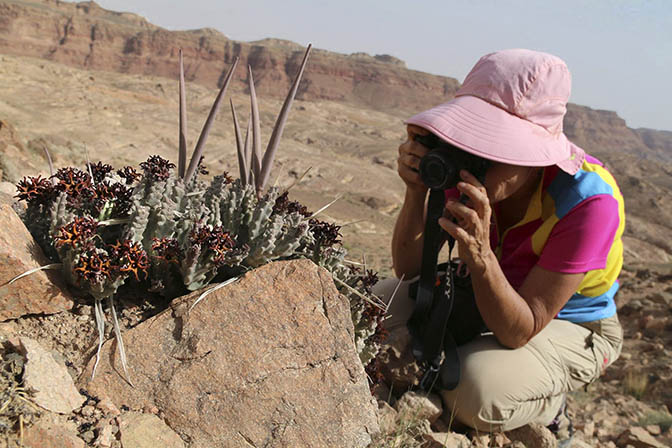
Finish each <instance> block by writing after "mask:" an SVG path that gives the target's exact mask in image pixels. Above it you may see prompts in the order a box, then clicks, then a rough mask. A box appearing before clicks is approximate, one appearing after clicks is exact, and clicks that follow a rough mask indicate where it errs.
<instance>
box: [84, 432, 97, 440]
mask: <svg viewBox="0 0 672 448" xmlns="http://www.w3.org/2000/svg"><path fill="white" fill-rule="evenodd" d="M95 438H96V435H95V434H94V432H93V431H91V430H88V431H86V432H85V433H83V434H82V439H84V441H85V442H86V443H91V442H93V439H95Z"/></svg>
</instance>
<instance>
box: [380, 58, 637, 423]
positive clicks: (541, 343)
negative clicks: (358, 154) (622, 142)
mask: <svg viewBox="0 0 672 448" xmlns="http://www.w3.org/2000/svg"><path fill="white" fill-rule="evenodd" d="M569 94H570V74H569V72H568V69H567V67H566V65H565V63H564V62H563V61H562V60H560V59H559V58H557V57H555V56H552V55H549V54H546V53H540V52H535V51H529V50H506V51H501V52H497V53H493V54H489V55H486V56H484V57H483V58H481V60H480V61H479V62H478V63H477V64H476V65H475V66H474V68H473V69H472V71H471V72H470V73H469V74H468V75H467V77H466V79H465V81H464V84H463V85H462V87H461V88H460V89H459V91H458V92H457V95H456V97H455V99H453V100H452V101H450V102H448V103H445V104H442V105H440V106H437V107H435V108H433V109H430V110H428V111H425V112H422V113H420V114H418V115H416V116H414V117H412V118H410V119H409V120H408V121H407V134H408V139H407V140H406V141H405V142H404V143H403V144H401V146H400V147H399V158H398V171H399V175H400V177H401V178H402V180H403V181H404V182H405V184H406V195H405V199H404V204H403V207H402V209H401V211H400V214H399V217H398V218H397V222H396V226H395V229H394V235H393V241H392V256H393V262H394V269H395V273H396V275H397V277H401V276H402V275H403V276H404V278H405V279H408V281H404V282H402V287H401V288H400V289H399V291H398V292H397V294H396V295H395V297H394V299H393V300H392V302H391V305H390V309H389V310H388V313H389V318H388V319H387V320H386V328H387V330H388V332H389V338H388V343H387V344H388V345H387V346H386V347H385V351H384V359H385V362H386V365H385V368H384V371H385V375H386V376H387V378H388V380H390V381H391V382H393V383H396V384H395V385H394V387H395V389H396V390H399V388H405V387H408V386H409V385H412V384H413V383H415V384H417V380H418V376H419V375H421V374H422V373H423V372H422V368H421V367H419V366H418V365H417V364H416V363H415V362H414V359H413V356H412V354H411V350H410V344H411V337H410V335H409V332H408V327H407V321H408V319H409V316H410V315H411V313H412V312H413V306H414V301H413V300H412V299H411V298H409V296H408V285H409V283H410V282H411V279H412V278H413V277H414V276H417V275H418V274H419V272H420V267H421V262H422V245H423V231H424V228H425V222H424V220H425V216H426V205H425V204H426V200H427V192H428V188H427V187H426V186H425V184H424V183H423V181H422V179H421V178H420V175H419V173H418V169H419V164H420V160H421V159H422V157H423V156H424V155H425V154H426V153H427V152H428V148H426V147H424V146H423V145H422V144H420V143H419V142H418V141H416V140H415V139H416V137H417V136H418V135H427V134H430V133H431V134H433V135H434V136H436V137H438V138H439V139H441V141H443V142H445V143H448V144H450V145H452V146H453V147H454V148H455V150H457V151H466V152H468V153H470V154H473V155H476V156H478V157H481V158H484V159H487V160H488V161H489V163H488V166H489V168H488V169H487V171H486V174H485V177H484V180H483V183H481V182H480V181H479V180H478V179H477V178H476V177H474V175H473V174H472V173H469V172H467V171H464V170H463V171H462V172H461V173H460V177H461V181H460V182H459V183H458V184H457V187H456V188H457V193H459V194H458V195H450V194H446V196H447V197H454V196H459V195H462V196H463V197H464V198H465V199H467V200H466V201H465V200H462V201H459V200H456V199H447V201H446V204H445V211H444V215H443V217H442V218H440V219H439V224H440V226H441V227H442V228H443V230H445V231H446V232H447V233H448V234H450V235H451V236H452V237H453V238H455V240H456V242H457V247H458V252H459V256H460V258H461V260H462V261H463V262H464V263H466V265H467V267H468V269H469V272H470V275H471V282H472V286H473V292H474V299H475V302H476V306H477V308H478V310H479V312H480V314H481V316H482V318H483V321H484V322H485V325H486V326H487V328H488V329H489V332H487V333H483V334H481V335H479V336H477V337H476V338H475V339H473V340H471V341H470V342H468V343H466V344H464V345H461V346H459V347H458V349H457V351H458V355H459V359H460V366H461V379H460V381H459V384H458V386H457V387H456V388H455V389H454V390H450V391H448V390H443V391H441V394H442V397H443V400H444V404H445V407H446V408H447V409H448V410H451V409H452V411H453V413H454V418H456V419H457V420H458V421H460V422H461V423H463V424H465V425H467V426H469V427H472V428H476V429H478V430H479V431H492V430H510V429H514V428H517V427H520V426H523V425H525V424H528V423H531V422H536V423H541V424H543V425H551V424H552V423H553V422H554V419H557V416H558V415H559V414H562V410H563V407H564V400H565V394H566V393H567V392H568V391H572V390H575V389H577V388H580V387H582V386H585V385H587V384H589V383H591V382H593V381H595V380H596V379H597V378H598V377H599V376H600V375H601V374H602V372H603V371H604V369H605V368H606V367H607V366H609V365H610V364H611V363H613V362H614V361H615V360H616V359H617V358H618V356H619V354H620V350H621V346H622V335H623V331H622V328H621V326H620V324H619V322H618V318H617V316H616V305H615V302H614V295H615V293H616V291H617V290H618V282H617V277H618V274H619V272H620V270H621V266H622V254H623V245H622V242H621V235H622V233H623V229H624V225H625V222H624V207H623V198H622V196H621V193H620V191H619V189H618V186H617V185H616V182H615V181H614V179H613V177H612V176H611V174H610V173H609V172H608V171H607V170H606V169H605V167H604V166H603V165H602V163H600V162H599V161H598V160H597V159H595V158H593V157H590V156H588V155H586V154H585V153H584V151H583V150H582V149H581V148H579V147H578V146H576V145H574V144H573V143H571V142H570V141H569V140H568V139H567V138H566V136H565V135H564V133H563V132H562V121H563V117H564V114H565V112H566V103H567V100H568V99H569ZM393 283H394V282H389V281H388V282H381V283H380V284H379V286H378V293H379V294H381V295H387V296H388V297H389V295H390V292H391V290H392V289H393V287H394V284H393Z"/></svg>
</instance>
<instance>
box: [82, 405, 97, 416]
mask: <svg viewBox="0 0 672 448" xmlns="http://www.w3.org/2000/svg"><path fill="white" fill-rule="evenodd" d="M94 410H95V409H94V407H93V406H91V405H86V406H84V407H83V408H82V415H83V416H84V417H91V416H92V415H93V411H94Z"/></svg>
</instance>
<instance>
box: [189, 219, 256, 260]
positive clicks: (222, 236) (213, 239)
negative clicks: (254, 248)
mask: <svg viewBox="0 0 672 448" xmlns="http://www.w3.org/2000/svg"><path fill="white" fill-rule="evenodd" d="M189 242H190V243H191V245H192V246H196V245H198V246H200V247H201V250H206V249H207V250H210V251H212V252H213V253H214V255H215V256H214V259H213V260H214V262H215V264H216V265H218V266H220V265H223V264H226V262H227V257H228V256H230V255H232V253H231V251H233V250H236V252H235V253H237V252H238V251H239V250H244V248H236V242H235V241H234V240H233V238H231V236H230V234H229V232H226V231H224V230H223V229H222V226H215V227H213V228H212V230H211V229H210V228H209V226H202V225H200V224H199V225H197V226H196V227H195V228H194V230H192V231H191V234H190V235H189Z"/></svg>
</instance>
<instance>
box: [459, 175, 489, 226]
mask: <svg viewBox="0 0 672 448" xmlns="http://www.w3.org/2000/svg"><path fill="white" fill-rule="evenodd" d="M460 177H461V178H462V180H463V181H464V182H459V183H458V184H457V189H458V190H459V191H460V193H462V194H464V195H466V196H467V197H468V198H469V199H470V205H472V206H473V207H474V209H475V210H476V211H477V212H478V215H479V216H480V217H481V218H482V219H485V220H487V221H488V222H489V221H490V216H491V214H492V209H491V208H490V199H489V198H488V192H487V190H486V189H485V187H484V186H483V184H481V183H480V182H479V181H478V179H476V177H475V176H474V175H473V174H471V173H470V172H468V171H466V170H461V171H460Z"/></svg>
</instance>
